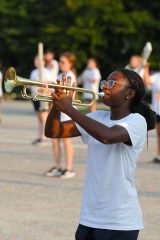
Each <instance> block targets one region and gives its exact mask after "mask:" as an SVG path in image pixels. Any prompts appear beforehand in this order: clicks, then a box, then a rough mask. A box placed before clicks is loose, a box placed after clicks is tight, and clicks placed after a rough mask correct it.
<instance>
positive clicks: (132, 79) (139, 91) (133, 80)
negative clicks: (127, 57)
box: [118, 69, 156, 130]
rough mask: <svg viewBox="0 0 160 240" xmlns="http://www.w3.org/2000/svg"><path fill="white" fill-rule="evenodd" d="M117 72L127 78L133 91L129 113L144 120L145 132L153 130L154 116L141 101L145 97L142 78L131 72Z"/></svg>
mask: <svg viewBox="0 0 160 240" xmlns="http://www.w3.org/2000/svg"><path fill="white" fill-rule="evenodd" d="M118 71H119V72H121V73H122V74H123V75H124V76H125V77H126V78H127V80H128V81H129V83H130V86H131V88H132V89H134V90H135V96H134V98H133V100H132V102H131V105H130V110H131V112H132V113H139V114H141V115H142V116H143V117H144V118H145V119H146V122H147V130H152V129H154V128H155V123H156V114H155V112H154V111H152V110H151V108H150V106H149V104H148V103H146V102H144V101H143V98H144V95H145V86H144V82H143V80H142V78H141V77H140V76H139V74H138V73H136V72H134V71H132V70H128V69H120V70H118Z"/></svg>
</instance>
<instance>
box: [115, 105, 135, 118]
mask: <svg viewBox="0 0 160 240" xmlns="http://www.w3.org/2000/svg"><path fill="white" fill-rule="evenodd" d="M130 113H131V112H130V110H129V109H125V108H119V107H118V108H111V120H120V119H122V118H125V117H126V116H128V115H129V114H130Z"/></svg>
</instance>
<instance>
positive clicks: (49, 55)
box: [44, 50, 59, 83]
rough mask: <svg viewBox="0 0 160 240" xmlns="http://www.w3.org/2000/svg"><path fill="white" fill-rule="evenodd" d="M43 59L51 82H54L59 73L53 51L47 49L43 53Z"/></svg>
mask: <svg viewBox="0 0 160 240" xmlns="http://www.w3.org/2000/svg"><path fill="white" fill-rule="evenodd" d="M44 59H45V63H46V68H47V69H48V70H49V71H50V73H51V79H52V82H55V83H56V80H57V77H58V73H59V63H58V61H57V60H56V59H54V52H53V51H51V50H47V51H46V52H45V54H44Z"/></svg>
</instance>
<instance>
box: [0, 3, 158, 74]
mask: <svg viewBox="0 0 160 240" xmlns="http://www.w3.org/2000/svg"><path fill="white" fill-rule="evenodd" d="M159 12H160V5H159V1H158V0H152V1H151V2H146V1H141V2H139V1H138V0H134V1H133V0H130V1H125V0H99V1H97V0H45V1H42V0H41V1H40V0H12V1H6V0H0V16H1V35H0V42H1V44H0V58H1V61H2V63H3V65H4V66H5V68H7V67H8V66H15V67H16V69H17V72H18V74H19V75H21V76H26V77H27V76H28V75H29V73H30V71H31V69H32V68H33V57H34V55H35V54H36V53H37V44H38V42H39V41H43V43H44V46H45V47H46V48H52V49H54V50H55V52H56V57H57V58H58V57H59V55H60V53H61V52H63V51H72V52H74V53H75V54H76V56H77V60H78V61H77V69H78V71H79V72H80V71H81V70H82V69H83V67H84V66H85V64H86V61H87V59H88V58H89V57H91V56H92V57H95V58H97V60H98V61H99V63H100V67H101V71H102V73H103V77H105V76H106V75H107V74H108V73H109V72H110V71H112V70H113V69H115V68H119V67H123V66H125V65H126V64H127V63H128V59H129V57H130V55H131V54H133V53H138V54H140V53H141V51H142V49H143V46H144V44H145V43H146V42H147V41H151V42H152V44H153V54H152V57H151V67H153V68H156V67H157V66H156V62H157V60H158V58H159V53H160V45H159V41H158V37H159V33H160V15H159Z"/></svg>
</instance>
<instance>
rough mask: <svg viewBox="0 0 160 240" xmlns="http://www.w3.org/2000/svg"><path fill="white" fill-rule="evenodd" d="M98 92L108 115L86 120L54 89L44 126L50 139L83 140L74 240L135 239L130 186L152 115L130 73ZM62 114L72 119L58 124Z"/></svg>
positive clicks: (138, 220)
mask: <svg viewBox="0 0 160 240" xmlns="http://www.w3.org/2000/svg"><path fill="white" fill-rule="evenodd" d="M101 88H102V90H103V92H104V93H105V95H104V97H103V103H104V104H105V105H107V106H109V107H110V111H102V110H99V111H96V112H94V113H89V114H88V116H85V115H83V114H81V113H80V112H79V111H78V110H77V109H75V108H74V107H72V98H71V96H66V94H65V93H64V92H63V91H62V90H61V89H57V90H56V92H55V93H53V94H52V95H53V97H54V99H55V103H54V106H53V108H52V109H51V111H50V113H49V115H48V118H47V121H46V127H45V134H46V136H47V137H49V138H57V137H59V138H61V137H64V138H65V137H76V136H82V139H83V141H84V142H85V143H86V144H88V160H87V169H86V177H85V185H84V192H83V199H82V207H81V214H80V225H79V226H78V229H77V232H76V240H88V239H90V240H102V239H103V240H111V239H119V240H120V239H123V240H128V239H130V240H136V239H137V238H138V233H139V230H140V229H142V228H143V220H142V214H141V209H140V205H139V201H138V197H137V191H136V186H135V170H136V163H137V160H138V158H139V155H140V152H141V151H142V149H143V146H144V143H145V140H146V135H147V131H148V130H150V129H153V128H154V127H155V114H154V112H153V111H152V110H151V109H150V107H149V106H148V105H147V104H145V103H144V102H142V99H143V97H144V94H145V87H144V83H143V80H142V78H141V77H140V76H139V75H138V74H137V73H136V72H134V71H131V70H128V69H120V70H117V71H114V72H113V73H111V74H110V75H109V76H108V78H107V80H106V81H103V82H102V84H101ZM61 112H64V113H65V114H67V115H68V116H69V117H70V118H71V119H72V120H70V121H66V122H61V121H60V113H61Z"/></svg>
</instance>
